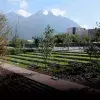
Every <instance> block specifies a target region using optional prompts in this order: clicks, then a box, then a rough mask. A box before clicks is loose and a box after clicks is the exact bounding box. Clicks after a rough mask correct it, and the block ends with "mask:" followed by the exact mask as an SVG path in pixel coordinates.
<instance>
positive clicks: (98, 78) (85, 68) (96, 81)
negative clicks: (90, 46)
mask: <svg viewBox="0 0 100 100" xmlns="http://www.w3.org/2000/svg"><path fill="white" fill-rule="evenodd" d="M49 66H50V65H49ZM56 66H57V64H54V65H52V66H51V67H49V68H47V69H46V70H45V69H44V68H39V67H38V68H32V67H31V68H29V69H30V70H33V71H36V72H39V73H43V74H47V75H50V76H56V77H59V78H61V79H64V80H69V81H72V82H76V83H79V84H83V85H86V86H89V87H91V88H96V89H100V69H99V68H98V67H97V65H93V64H89V63H86V64H85V63H79V62H69V64H68V65H65V66H61V65H58V66H59V68H56ZM54 67H55V68H54Z"/></svg>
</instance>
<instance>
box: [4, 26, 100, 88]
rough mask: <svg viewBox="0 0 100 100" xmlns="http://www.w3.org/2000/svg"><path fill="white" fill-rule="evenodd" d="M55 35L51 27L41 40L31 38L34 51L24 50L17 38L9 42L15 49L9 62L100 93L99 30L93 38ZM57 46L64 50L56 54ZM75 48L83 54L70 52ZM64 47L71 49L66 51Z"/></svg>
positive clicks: (8, 57)
mask: <svg viewBox="0 0 100 100" xmlns="http://www.w3.org/2000/svg"><path fill="white" fill-rule="evenodd" d="M53 31H54V30H53V29H51V27H50V26H49V25H48V26H47V27H46V29H45V31H44V33H43V37H42V38H39V37H32V38H33V39H34V42H33V43H34V44H35V50H33V49H32V48H28V49H25V48H22V46H21V45H22V40H20V38H19V37H17V36H15V37H14V38H13V39H12V41H10V44H11V46H12V47H13V48H12V49H8V55H7V56H6V57H5V59H6V61H7V62H8V63H11V64H15V65H16V66H19V67H24V68H27V69H29V70H33V71H36V72H39V73H43V74H47V75H50V76H52V77H53V79H64V80H70V81H72V82H76V83H79V84H83V85H86V86H89V87H92V88H97V89H98V88H99V89H100V85H99V83H100V63H99V62H100V49H99V42H98V41H99V38H100V35H99V34H98V33H99V29H98V30H96V33H94V38H90V37H89V36H86V37H80V36H77V35H69V34H62V35H61V34H60V35H55V36H53ZM94 41H96V43H94ZM24 42H25V41H24ZM29 45H30V44H29ZM58 45H60V47H62V50H58V51H54V50H53V48H54V47H57V46H58ZM76 46H77V47H78V48H79V47H80V46H81V47H83V50H80V51H78V52H75V50H73V51H71V50H70V49H69V47H76ZM58 47H59V46H58ZM64 47H66V48H68V49H67V50H63V48H64Z"/></svg>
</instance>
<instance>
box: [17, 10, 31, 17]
mask: <svg viewBox="0 0 100 100" xmlns="http://www.w3.org/2000/svg"><path fill="white" fill-rule="evenodd" d="M16 13H17V14H19V15H21V16H24V17H29V16H31V15H32V13H29V12H27V11H25V10H23V9H20V10H17V11H16Z"/></svg>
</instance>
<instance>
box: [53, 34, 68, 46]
mask: <svg viewBox="0 0 100 100" xmlns="http://www.w3.org/2000/svg"><path fill="white" fill-rule="evenodd" d="M65 37H66V34H65V33H62V34H57V35H55V36H54V42H55V44H60V43H64V40H65Z"/></svg>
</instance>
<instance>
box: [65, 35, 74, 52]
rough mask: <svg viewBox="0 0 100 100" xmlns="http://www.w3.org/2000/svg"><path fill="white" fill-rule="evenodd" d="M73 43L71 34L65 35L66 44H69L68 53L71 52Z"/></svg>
mask: <svg viewBox="0 0 100 100" xmlns="http://www.w3.org/2000/svg"><path fill="white" fill-rule="evenodd" d="M71 42H72V39H71V36H70V34H65V38H64V42H63V43H64V44H67V47H68V51H69V46H70V43H71Z"/></svg>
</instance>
